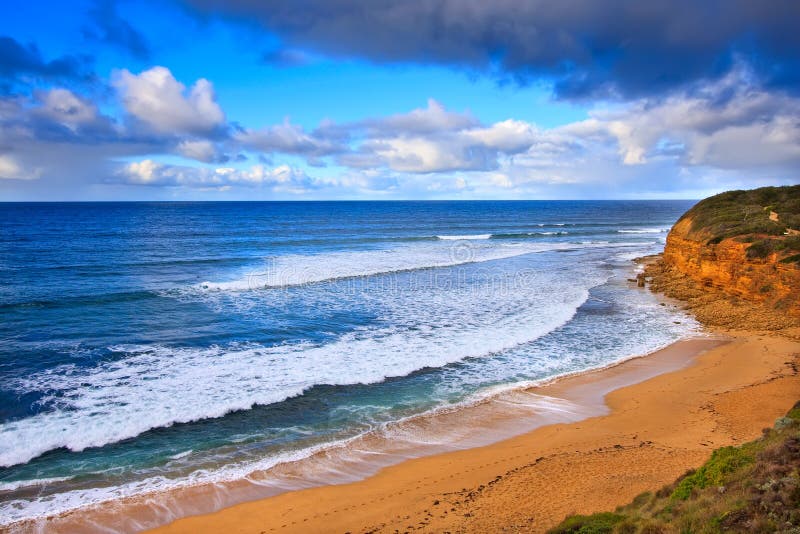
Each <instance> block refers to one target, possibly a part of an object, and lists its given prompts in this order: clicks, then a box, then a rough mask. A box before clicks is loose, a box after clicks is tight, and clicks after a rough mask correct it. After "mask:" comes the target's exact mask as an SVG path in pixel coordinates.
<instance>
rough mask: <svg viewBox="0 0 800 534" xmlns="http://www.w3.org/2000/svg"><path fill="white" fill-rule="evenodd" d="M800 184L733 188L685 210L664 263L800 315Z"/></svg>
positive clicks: (706, 283)
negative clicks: (743, 189) (752, 188)
mask: <svg viewBox="0 0 800 534" xmlns="http://www.w3.org/2000/svg"><path fill="white" fill-rule="evenodd" d="M798 230H800V186H788V187H765V188H761V189H754V190H751V191H729V192H727V193H722V194H720V195H716V196H713V197H709V198H707V199H705V200H703V201H701V202H699V203H698V204H697V205H695V206H694V207H693V208H692V209H690V210H689V211H688V212H686V214H684V215H683V216H682V217H681V218H680V219H679V220H678V222H677V223H676V224H675V226H674V227H673V228H672V230H671V231H670V232H669V235H668V236H667V243H666V246H665V248H664V255H663V266H662V268H663V269H664V270H667V271H673V274H675V273H680V274H683V275H685V276H687V277H689V278H690V279H692V280H693V281H695V282H697V283H698V284H699V285H700V286H701V287H702V288H705V289H707V290H709V291H713V290H717V291H719V292H722V293H724V294H726V295H728V296H730V297H734V298H741V299H745V300H747V301H750V302H755V303H760V304H762V305H763V306H764V307H766V308H768V309H771V310H774V311H775V312H778V313H780V314H786V315H788V316H790V317H792V318H800V231H798Z"/></svg>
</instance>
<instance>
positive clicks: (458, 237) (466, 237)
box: [436, 234, 492, 241]
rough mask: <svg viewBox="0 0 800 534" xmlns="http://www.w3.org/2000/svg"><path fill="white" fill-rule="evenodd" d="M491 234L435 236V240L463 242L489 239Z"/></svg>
mask: <svg viewBox="0 0 800 534" xmlns="http://www.w3.org/2000/svg"><path fill="white" fill-rule="evenodd" d="M490 237H492V234H474V235H437V236H436V238H437V239H441V240H442V241H465V240H467V241H468V240H471V239H489V238H490Z"/></svg>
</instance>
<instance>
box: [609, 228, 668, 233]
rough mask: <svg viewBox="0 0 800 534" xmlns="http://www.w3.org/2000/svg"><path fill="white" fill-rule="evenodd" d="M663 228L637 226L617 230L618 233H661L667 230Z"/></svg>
mask: <svg viewBox="0 0 800 534" xmlns="http://www.w3.org/2000/svg"><path fill="white" fill-rule="evenodd" d="M668 231H669V230H665V229H663V228H639V229H637V230H617V233H618V234H663V233H665V232H668Z"/></svg>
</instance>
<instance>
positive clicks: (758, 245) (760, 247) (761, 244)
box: [747, 239, 775, 260]
mask: <svg viewBox="0 0 800 534" xmlns="http://www.w3.org/2000/svg"><path fill="white" fill-rule="evenodd" d="M773 252H775V244H774V243H773V241H772V240H771V239H761V240H759V241H756V242H754V243H753V244H752V245H750V246H749V247H747V257H748V259H751V260H752V259H756V258H761V259H763V258H766V257H767V256H769V255H770V254H772V253H773Z"/></svg>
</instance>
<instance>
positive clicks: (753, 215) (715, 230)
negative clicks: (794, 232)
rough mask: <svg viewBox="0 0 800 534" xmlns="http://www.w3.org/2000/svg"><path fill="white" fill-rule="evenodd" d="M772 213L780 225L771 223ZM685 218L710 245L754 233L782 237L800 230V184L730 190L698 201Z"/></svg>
mask: <svg viewBox="0 0 800 534" xmlns="http://www.w3.org/2000/svg"><path fill="white" fill-rule="evenodd" d="M772 211H774V212H776V213H778V216H779V220H778V222H775V221H772V220H770V218H769V216H770V212H772ZM684 217H691V219H692V227H691V230H692V232H698V233H703V234H705V235H706V236H707V242H708V243H709V244H716V243H719V242H720V241H722V240H723V239H726V238H729V237H736V236H743V235H750V234H763V235H768V236H781V235H783V234H784V232H786V229H787V228H794V229H798V228H800V185H796V186H786V187H762V188H760V189H752V190H748V191H728V192H726V193H721V194H719V195H714V196H713V197H709V198H707V199H705V200H702V201H700V202H698V203H697V204H696V205H695V206H694V207H693V208H692V209H690V210H689V211H688V212H687V213H686V214H685V215H684ZM798 250H800V249H798Z"/></svg>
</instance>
